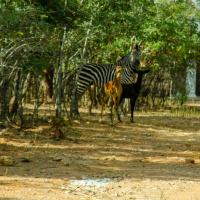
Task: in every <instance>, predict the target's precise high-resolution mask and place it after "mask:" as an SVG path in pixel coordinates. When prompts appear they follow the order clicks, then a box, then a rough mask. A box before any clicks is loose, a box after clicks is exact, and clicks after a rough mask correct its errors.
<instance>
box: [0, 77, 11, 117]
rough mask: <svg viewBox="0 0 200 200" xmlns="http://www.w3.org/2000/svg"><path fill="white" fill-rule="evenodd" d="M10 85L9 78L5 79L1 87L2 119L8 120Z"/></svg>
mask: <svg viewBox="0 0 200 200" xmlns="http://www.w3.org/2000/svg"><path fill="white" fill-rule="evenodd" d="M8 87H9V80H6V79H5V80H4V81H3V83H2V85H1V88H0V94H1V98H2V99H1V119H2V120H6V118H7V116H8V115H9V103H8Z"/></svg>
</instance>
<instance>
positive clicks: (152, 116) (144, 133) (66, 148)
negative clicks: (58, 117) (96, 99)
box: [0, 112, 200, 200]
mask: <svg viewBox="0 0 200 200" xmlns="http://www.w3.org/2000/svg"><path fill="white" fill-rule="evenodd" d="M83 118H84V121H82V122H81V124H76V123H75V124H74V125H73V130H75V131H74V132H73V133H66V134H69V135H70V134H71V138H69V137H68V139H64V140H61V141H54V140H52V139H50V138H49V133H48V129H47V128H48V126H40V127H39V128H37V129H27V130H24V131H20V132H19V131H16V130H13V129H1V130H0V156H1V155H6V156H11V157H13V158H14V161H15V164H14V165H13V166H2V165H1V166H0V200H27V199H30V200H40V199H41V200H43V199H44V200H45V199H47V200H55V199H58V200H60V199H62V200H63V199H66V200H71V199H72V200H76V199H77V200H79V199H83V200H89V199H91V200H97V199H99V200H101V199H104V200H107V199H108V200H110V199H113V200H115V199H119V200H126V199H138V200H140V199H144V200H147V199H149V200H157V199H158V200H160V199H161V200H169V199H170V200H177V199H180V200H184V199H185V200H198V199H200V123H199V117H198V116H193V117H192V116H186V117H183V116H173V115H171V114H170V113H167V112H166V113H163V112H157V113H138V114H137V116H136V123H135V124H131V123H129V121H128V120H129V119H128V118H124V119H123V121H124V122H123V123H121V124H117V125H116V127H114V128H112V127H110V126H109V125H108V122H104V123H99V122H98V117H97V116H92V117H88V116H83Z"/></svg>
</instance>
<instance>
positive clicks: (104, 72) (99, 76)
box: [70, 44, 141, 118]
mask: <svg viewBox="0 0 200 200" xmlns="http://www.w3.org/2000/svg"><path fill="white" fill-rule="evenodd" d="M140 58H141V50H140V47H139V45H137V44H136V45H135V46H134V47H133V48H132V50H131V51H130V52H129V53H128V54H127V55H125V56H123V57H122V58H121V59H119V60H117V61H116V63H114V64H91V63H86V64H82V65H80V66H79V67H78V70H77V76H76V81H75V87H74V89H73V92H72V103H71V108H70V116H71V118H74V117H77V116H79V112H78V100H79V99H80V98H81V96H82V95H83V94H84V93H85V91H86V90H87V88H88V87H89V86H90V85H92V84H95V85H96V86H103V85H104V84H106V83H108V82H109V81H112V80H114V79H115V69H116V66H123V68H124V71H123V74H122V80H121V83H123V84H128V83H132V82H133V74H134V73H135V72H137V70H136V68H137V67H138V66H139V65H140Z"/></svg>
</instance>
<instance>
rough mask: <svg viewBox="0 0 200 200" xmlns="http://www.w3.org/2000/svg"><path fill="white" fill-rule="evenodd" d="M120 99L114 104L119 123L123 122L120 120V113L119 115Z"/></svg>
mask: <svg viewBox="0 0 200 200" xmlns="http://www.w3.org/2000/svg"><path fill="white" fill-rule="evenodd" d="M119 100H120V99H119V97H116V99H115V103H114V105H115V113H116V115H117V119H118V121H119V122H122V120H121V118H120V113H119Z"/></svg>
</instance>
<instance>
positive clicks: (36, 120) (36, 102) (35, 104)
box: [33, 74, 39, 124]
mask: <svg viewBox="0 0 200 200" xmlns="http://www.w3.org/2000/svg"><path fill="white" fill-rule="evenodd" d="M34 83H35V84H34V86H35V88H34V89H35V91H34V94H35V95H34V96H35V98H34V112H33V124H37V122H38V108H39V80H38V75H37V74H35V75H34Z"/></svg>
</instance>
